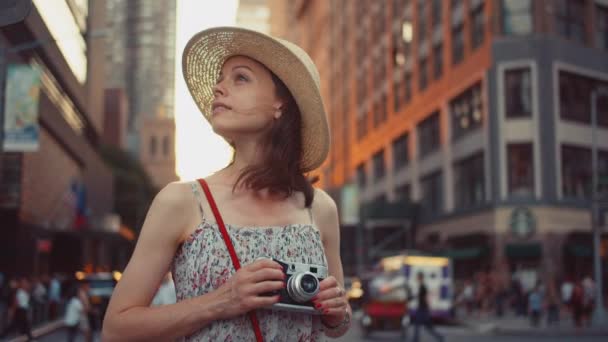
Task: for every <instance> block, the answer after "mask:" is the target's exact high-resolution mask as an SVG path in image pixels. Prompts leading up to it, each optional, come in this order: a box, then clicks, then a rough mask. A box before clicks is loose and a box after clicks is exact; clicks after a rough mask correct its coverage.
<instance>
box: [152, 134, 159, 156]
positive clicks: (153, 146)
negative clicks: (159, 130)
mask: <svg viewBox="0 0 608 342" xmlns="http://www.w3.org/2000/svg"><path fill="white" fill-rule="evenodd" d="M157 145H158V142H157V141H156V137H155V136H152V137H151V138H150V156H151V157H154V156H155V155H156V149H157V148H158V146H157Z"/></svg>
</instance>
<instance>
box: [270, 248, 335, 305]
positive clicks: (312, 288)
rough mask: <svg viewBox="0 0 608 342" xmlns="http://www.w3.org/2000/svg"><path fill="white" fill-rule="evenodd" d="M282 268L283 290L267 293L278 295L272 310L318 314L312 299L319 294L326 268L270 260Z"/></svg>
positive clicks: (325, 275) (325, 276)
mask: <svg viewBox="0 0 608 342" xmlns="http://www.w3.org/2000/svg"><path fill="white" fill-rule="evenodd" d="M272 260H273V261H275V262H277V263H278V264H279V265H281V267H283V273H284V274H285V285H286V286H285V288H283V289H281V290H279V291H273V292H270V293H267V295H268V296H275V295H277V294H278V295H280V299H279V302H278V303H276V304H273V305H272V308H273V309H277V310H285V311H292V312H304V313H310V314H320V312H318V311H317V310H316V309H315V307H314V304H313V303H312V298H313V297H314V296H316V295H317V293H319V284H320V283H321V281H322V280H323V279H325V278H327V267H325V266H321V265H311V264H300V263H295V262H284V261H280V260H277V259H274V258H272Z"/></svg>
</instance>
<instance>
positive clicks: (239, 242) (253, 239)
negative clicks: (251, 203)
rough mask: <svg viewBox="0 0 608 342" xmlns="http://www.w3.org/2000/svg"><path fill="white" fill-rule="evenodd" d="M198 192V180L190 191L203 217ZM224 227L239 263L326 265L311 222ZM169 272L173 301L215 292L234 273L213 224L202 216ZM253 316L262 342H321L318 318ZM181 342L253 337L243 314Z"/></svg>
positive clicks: (265, 313) (282, 313)
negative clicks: (264, 259)
mask: <svg viewBox="0 0 608 342" xmlns="http://www.w3.org/2000/svg"><path fill="white" fill-rule="evenodd" d="M199 189H200V187H199V185H198V184H197V182H193V184H192V191H193V192H194V194H195V197H196V198H197V200H198V201H199V207H200V208H201V213H202V206H201V193H200V191H199ZM203 196H204V195H203ZM226 229H227V231H228V234H229V235H230V238H231V240H232V243H233V245H234V249H235V251H236V253H237V255H238V257H239V260H240V262H241V265H247V264H249V263H251V262H253V261H255V260H256V259H257V258H259V257H274V258H277V259H279V260H283V261H287V262H298V263H309V264H316V265H324V266H327V260H326V258H325V252H324V249H323V243H322V242H321V236H320V233H319V230H318V229H317V228H316V227H315V226H314V223H311V224H290V225H286V226H272V227H237V226H232V225H228V224H227V225H226ZM172 273H173V280H174V282H175V291H176V295H177V300H178V301H181V300H185V299H188V298H193V297H197V296H201V295H203V294H206V293H208V292H211V291H214V290H216V289H217V288H219V287H220V286H222V284H224V283H225V282H226V280H228V278H230V276H232V275H233V274H234V273H235V270H234V267H233V266H232V262H231V260H230V255H229V254H228V250H227V248H226V245H225V244H224V240H223V239H222V235H221V233H220V231H219V228H218V226H217V224H216V223H215V221H213V222H211V221H208V220H207V218H206V216H205V215H203V221H202V222H201V223H200V224H199V226H198V227H197V228H196V230H195V231H194V232H193V233H192V234H191V235H190V236H189V237H188V239H187V240H186V241H184V243H183V244H182V245H181V246H180V247H179V248H178V250H177V252H176V254H175V257H174V260H173V265H172ZM256 314H257V317H258V320H259V322H260V329H261V330H262V334H263V335H264V341H265V342H271V341H276V342H279V341H322V340H324V334H323V330H322V325H321V321H320V318H319V316H317V315H310V314H304V313H294V312H287V311H278V310H272V309H261V310H257V311H256ZM181 341H184V342H186V341H188V342H190V341H234V342H237V341H239V342H240V341H255V334H254V332H253V327H252V326H251V321H250V320H249V316H247V315H242V316H239V317H235V318H232V319H227V320H218V321H215V322H213V323H211V324H209V325H207V326H205V327H203V328H202V329H201V330H199V331H197V332H195V333H194V334H192V335H190V336H186V337H184V338H183V339H182V340H181Z"/></svg>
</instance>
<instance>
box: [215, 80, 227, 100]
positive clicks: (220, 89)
mask: <svg viewBox="0 0 608 342" xmlns="http://www.w3.org/2000/svg"><path fill="white" fill-rule="evenodd" d="M224 95H226V89H225V88H224V86H223V85H222V82H217V83H216V84H215V85H214V86H213V96H214V97H218V96H224Z"/></svg>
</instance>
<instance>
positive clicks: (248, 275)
mask: <svg viewBox="0 0 608 342" xmlns="http://www.w3.org/2000/svg"><path fill="white" fill-rule="evenodd" d="M284 287H285V274H284V273H283V269H282V268H281V266H280V265H279V264H278V263H276V262H274V261H272V260H271V259H262V260H258V261H255V262H253V263H251V264H249V265H247V266H243V267H242V268H240V269H239V270H238V271H237V272H236V273H235V274H234V275H233V276H232V277H230V279H228V281H226V283H225V284H224V285H222V286H221V287H220V288H219V289H218V290H217V291H218V293H219V296H220V298H221V299H222V300H221V302H222V306H223V312H224V314H223V315H222V316H224V317H226V318H230V317H235V316H239V315H242V314H245V313H247V312H249V311H251V310H255V309H258V308H263V307H267V306H270V305H272V304H275V303H277V302H278V301H279V297H280V296H279V295H274V296H269V295H267V293H269V292H273V291H277V290H280V289H282V288H284Z"/></svg>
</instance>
